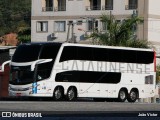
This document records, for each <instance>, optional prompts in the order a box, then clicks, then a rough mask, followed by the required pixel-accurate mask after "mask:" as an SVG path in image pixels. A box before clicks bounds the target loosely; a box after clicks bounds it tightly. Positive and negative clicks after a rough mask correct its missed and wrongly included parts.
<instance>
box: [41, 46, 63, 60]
mask: <svg viewBox="0 0 160 120" xmlns="http://www.w3.org/2000/svg"><path fill="white" fill-rule="evenodd" d="M59 48H60V45H44V46H43V48H42V51H41V54H40V59H51V58H52V59H53V60H55V58H56V56H57V54H58V51H59Z"/></svg>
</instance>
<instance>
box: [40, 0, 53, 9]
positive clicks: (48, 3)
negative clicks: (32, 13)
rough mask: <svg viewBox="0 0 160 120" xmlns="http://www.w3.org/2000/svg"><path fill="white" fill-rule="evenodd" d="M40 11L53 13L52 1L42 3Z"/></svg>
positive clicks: (46, 0) (47, 0)
mask: <svg viewBox="0 0 160 120" xmlns="http://www.w3.org/2000/svg"><path fill="white" fill-rule="evenodd" d="M42 6H43V7H42V11H53V0H44V1H42Z"/></svg>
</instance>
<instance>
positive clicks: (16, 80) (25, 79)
mask: <svg viewBox="0 0 160 120" xmlns="http://www.w3.org/2000/svg"><path fill="white" fill-rule="evenodd" d="M32 82H34V71H30V70H12V71H11V73H10V83H11V84H15V85H23V84H29V83H32Z"/></svg>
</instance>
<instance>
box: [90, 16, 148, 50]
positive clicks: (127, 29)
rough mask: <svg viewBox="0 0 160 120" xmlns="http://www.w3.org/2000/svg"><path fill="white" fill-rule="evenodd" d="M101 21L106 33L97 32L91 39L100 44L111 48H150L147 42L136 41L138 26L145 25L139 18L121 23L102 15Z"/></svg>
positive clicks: (112, 17)
mask: <svg viewBox="0 0 160 120" xmlns="http://www.w3.org/2000/svg"><path fill="white" fill-rule="evenodd" d="M101 21H102V23H103V28H105V29H106V30H105V31H103V32H102V31H96V32H94V33H93V34H92V35H91V37H92V38H93V39H94V40H96V41H97V42H98V44H104V45H109V46H127V47H138V48H148V42H147V41H145V40H136V38H135V35H134V34H135V30H134V29H135V28H136V26H137V25H138V24H141V23H143V20H142V19H141V18H139V17H137V16H131V17H130V18H128V19H126V20H123V21H121V22H119V21H117V20H116V19H115V17H114V16H113V15H110V16H108V15H102V17H101Z"/></svg>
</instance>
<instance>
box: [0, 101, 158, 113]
mask: <svg viewBox="0 0 160 120" xmlns="http://www.w3.org/2000/svg"><path fill="white" fill-rule="evenodd" d="M4 110H7V111H160V104H159V103H151V104H149V103H128V102H126V103H118V102H90V101H87V102H86V101H77V102H66V101H62V102H56V101H0V111H4Z"/></svg>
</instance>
